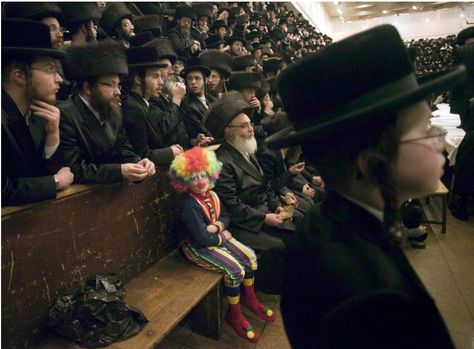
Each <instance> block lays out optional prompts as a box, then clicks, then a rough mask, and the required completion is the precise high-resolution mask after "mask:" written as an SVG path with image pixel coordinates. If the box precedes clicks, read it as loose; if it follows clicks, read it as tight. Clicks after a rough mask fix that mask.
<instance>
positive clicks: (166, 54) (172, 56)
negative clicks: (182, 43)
mask: <svg viewBox="0 0 474 349" xmlns="http://www.w3.org/2000/svg"><path fill="white" fill-rule="evenodd" d="M145 46H153V47H155V48H156V50H157V51H158V56H159V57H160V59H169V61H170V62H171V64H172V65H173V64H175V63H176V60H177V54H176V51H175V50H174V47H173V44H172V43H171V41H170V40H169V39H166V38H156V39H153V40H151V41H149V42H147V43H146V44H145Z"/></svg>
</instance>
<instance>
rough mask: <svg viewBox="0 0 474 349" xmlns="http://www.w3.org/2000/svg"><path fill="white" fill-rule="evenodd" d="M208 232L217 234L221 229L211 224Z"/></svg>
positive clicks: (207, 228)
mask: <svg viewBox="0 0 474 349" xmlns="http://www.w3.org/2000/svg"><path fill="white" fill-rule="evenodd" d="M206 230H207V231H208V232H209V233H211V234H215V233H217V232H218V231H219V229H218V228H217V226H215V225H214V224H209V225H208V226H207V227H206Z"/></svg>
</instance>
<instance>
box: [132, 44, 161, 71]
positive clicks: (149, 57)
mask: <svg viewBox="0 0 474 349" xmlns="http://www.w3.org/2000/svg"><path fill="white" fill-rule="evenodd" d="M159 61H160V57H159V56H158V51H157V50H156V48H155V47H151V46H149V47H146V46H138V47H130V48H129V49H127V63H128V67H129V68H152V67H155V68H166V67H167V65H166V64H162V63H160V62H159Z"/></svg>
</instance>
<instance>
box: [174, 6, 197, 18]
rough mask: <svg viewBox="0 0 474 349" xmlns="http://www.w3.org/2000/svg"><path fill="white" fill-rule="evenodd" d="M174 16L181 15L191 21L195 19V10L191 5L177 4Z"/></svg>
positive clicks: (178, 16) (179, 16)
mask: <svg viewBox="0 0 474 349" xmlns="http://www.w3.org/2000/svg"><path fill="white" fill-rule="evenodd" d="M174 16H175V17H176V19H180V18H182V17H189V18H191V19H192V20H193V21H195V20H196V19H197V13H196V10H195V9H193V8H192V7H191V6H188V5H182V6H178V7H177V8H176V13H175V15H174Z"/></svg>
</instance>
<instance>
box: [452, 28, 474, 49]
mask: <svg viewBox="0 0 474 349" xmlns="http://www.w3.org/2000/svg"><path fill="white" fill-rule="evenodd" d="M470 38H474V26H470V27H467V28H464V29H463V30H461V31H460V32H459V33H458V35H457V36H456V43H457V44H458V45H464V41H466V40H467V39H470Z"/></svg>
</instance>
